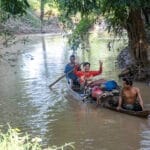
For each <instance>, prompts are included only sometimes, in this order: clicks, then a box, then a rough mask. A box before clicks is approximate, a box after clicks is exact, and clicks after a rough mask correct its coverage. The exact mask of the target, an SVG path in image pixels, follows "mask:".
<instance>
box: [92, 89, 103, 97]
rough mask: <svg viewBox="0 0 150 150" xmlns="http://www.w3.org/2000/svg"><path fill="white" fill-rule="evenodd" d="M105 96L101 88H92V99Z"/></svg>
mask: <svg viewBox="0 0 150 150" xmlns="http://www.w3.org/2000/svg"><path fill="white" fill-rule="evenodd" d="M102 94H103V91H102V90H101V89H100V88H99V86H94V87H93V88H92V97H95V98H96V97H97V96H100V95H102Z"/></svg>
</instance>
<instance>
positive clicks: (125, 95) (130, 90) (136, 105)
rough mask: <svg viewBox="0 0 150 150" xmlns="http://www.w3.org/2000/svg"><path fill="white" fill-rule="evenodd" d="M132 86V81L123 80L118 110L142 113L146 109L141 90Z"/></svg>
mask: <svg viewBox="0 0 150 150" xmlns="http://www.w3.org/2000/svg"><path fill="white" fill-rule="evenodd" d="M132 84H133V83H132V81H131V80H129V79H127V78H123V89H122V91H121V95H120V97H119V104H118V107H117V109H118V110H119V109H120V108H121V107H122V108H124V109H128V110H133V111H142V110H143V109H144V107H143V100H142V97H141V94H140V90H139V88H137V87H133V86H132Z"/></svg>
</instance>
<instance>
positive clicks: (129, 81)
mask: <svg viewBox="0 0 150 150" xmlns="http://www.w3.org/2000/svg"><path fill="white" fill-rule="evenodd" d="M122 80H123V81H124V82H125V83H126V85H130V86H132V85H133V82H132V80H131V79H128V78H123V79H122Z"/></svg>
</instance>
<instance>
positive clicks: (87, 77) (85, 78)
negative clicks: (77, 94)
mask: <svg viewBox="0 0 150 150" xmlns="http://www.w3.org/2000/svg"><path fill="white" fill-rule="evenodd" d="M102 65H103V63H102V62H101V61H99V70H98V71H90V63H89V62H85V63H84V64H83V71H78V70H77V69H76V68H75V69H74V73H75V75H76V76H78V77H79V82H80V86H81V88H82V89H86V88H87V86H88V85H90V84H91V82H92V78H93V77H94V76H97V75H100V74H101V73H102ZM102 94H103V92H102V90H101V89H100V88H99V87H97V86H95V87H93V88H92V93H91V95H92V97H94V98H96V100H97V104H98V103H99V99H100V97H101V96H102Z"/></svg>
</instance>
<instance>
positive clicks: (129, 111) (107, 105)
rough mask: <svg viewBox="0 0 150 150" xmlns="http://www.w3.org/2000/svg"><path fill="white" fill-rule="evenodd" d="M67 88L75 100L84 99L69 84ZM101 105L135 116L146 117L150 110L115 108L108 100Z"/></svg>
mask: <svg viewBox="0 0 150 150" xmlns="http://www.w3.org/2000/svg"><path fill="white" fill-rule="evenodd" d="M67 88H68V93H69V94H70V95H71V96H72V97H73V98H74V99H76V100H78V101H82V100H83V99H84V96H83V94H80V93H78V92H76V91H74V90H73V89H72V88H71V87H70V86H69V84H67ZM90 99H91V100H92V98H91V97H90ZM93 101H94V100H93ZM102 107H104V108H106V109H110V110H113V111H116V112H120V113H124V114H128V115H132V116H136V117H142V118H148V116H149V115H150V111H149V110H144V111H131V110H126V109H123V108H121V109H119V110H117V109H116V107H112V106H111V105H110V104H109V103H108V101H105V103H103V104H102Z"/></svg>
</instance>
